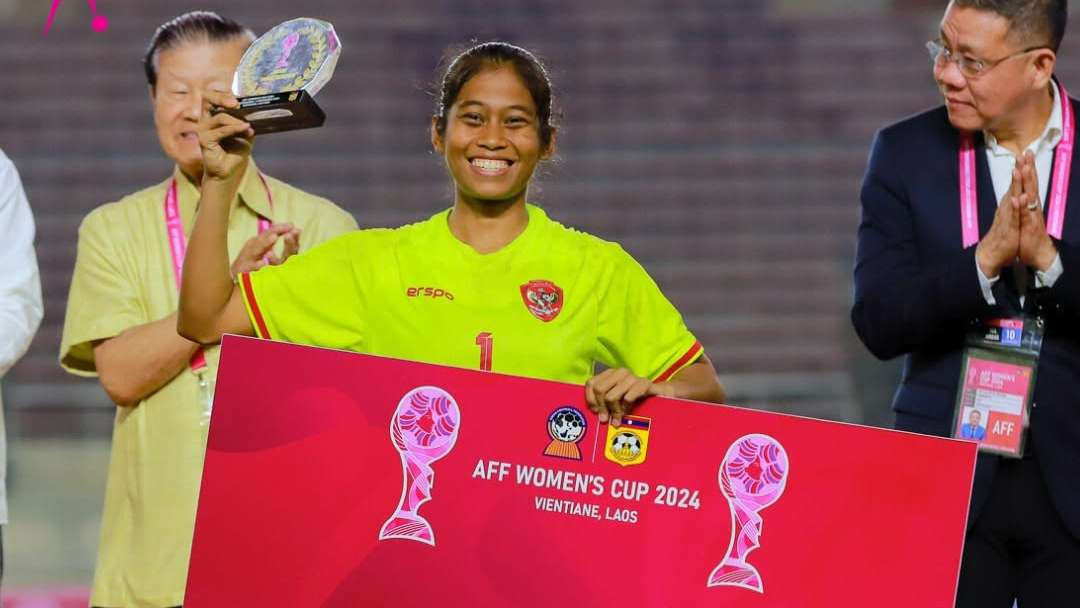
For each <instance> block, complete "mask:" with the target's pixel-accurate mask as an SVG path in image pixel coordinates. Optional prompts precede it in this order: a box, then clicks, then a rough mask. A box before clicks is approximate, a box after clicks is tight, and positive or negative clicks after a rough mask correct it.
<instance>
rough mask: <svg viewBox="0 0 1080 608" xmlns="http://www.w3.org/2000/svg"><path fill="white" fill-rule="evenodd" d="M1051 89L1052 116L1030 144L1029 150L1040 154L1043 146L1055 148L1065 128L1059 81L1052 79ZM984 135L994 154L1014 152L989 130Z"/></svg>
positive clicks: (989, 148) (1006, 154) (987, 147)
mask: <svg viewBox="0 0 1080 608" xmlns="http://www.w3.org/2000/svg"><path fill="white" fill-rule="evenodd" d="M1050 91H1051V94H1052V95H1053V97H1054V105H1053V107H1052V108H1051V110H1050V118H1049V120H1047V121H1046V128H1044V129H1043V132H1042V135H1040V136H1039V137H1038V139H1036V140H1035V141H1033V142H1031V145H1029V146H1028V148H1027V149H1028V150H1031V151H1032V152H1033V153H1035V154H1038V153H1039V151H1040V150H1042V149H1043V148H1049V149H1053V148H1054V147H1055V146H1057V145H1058V142H1060V141H1061V136H1062V133H1063V130H1064V125H1065V122H1064V119H1063V118H1062V115H1061V92H1060V91H1059V90H1058V85H1057V82H1053V81H1051V83H1050ZM983 136H984V137H985V138H986V149H987V150H989V151H990V153H991V154H993V155H994V156H1012V152H1010V151H1008V150H1007V149H1006V148H1005V147H1004V146H999V145H998V141H997V138H996V137H994V135H993V134H992V133H990V132H989V131H983Z"/></svg>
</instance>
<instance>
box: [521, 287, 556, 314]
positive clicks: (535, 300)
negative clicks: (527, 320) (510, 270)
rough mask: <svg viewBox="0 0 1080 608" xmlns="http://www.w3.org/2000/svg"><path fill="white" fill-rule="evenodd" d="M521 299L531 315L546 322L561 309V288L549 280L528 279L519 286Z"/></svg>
mask: <svg viewBox="0 0 1080 608" xmlns="http://www.w3.org/2000/svg"><path fill="white" fill-rule="evenodd" d="M521 299H522V300H524V301H525V308H528V309H529V312H530V313H532V316H534V317H536V318H537V319H540V320H541V321H543V322H545V323H547V322H548V321H551V320H552V319H554V318H555V317H557V316H559V312H560V311H561V310H562V306H563V290H562V287H559V286H558V285H556V284H555V283H552V282H551V281H529V282H528V283H525V284H524V285H522V286H521Z"/></svg>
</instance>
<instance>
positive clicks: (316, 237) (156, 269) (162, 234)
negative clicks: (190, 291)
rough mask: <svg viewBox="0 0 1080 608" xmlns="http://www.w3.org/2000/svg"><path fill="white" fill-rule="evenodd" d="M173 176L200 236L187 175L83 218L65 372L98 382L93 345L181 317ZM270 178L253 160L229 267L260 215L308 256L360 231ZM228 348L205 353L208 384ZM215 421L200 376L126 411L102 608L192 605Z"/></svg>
mask: <svg viewBox="0 0 1080 608" xmlns="http://www.w3.org/2000/svg"><path fill="white" fill-rule="evenodd" d="M173 179H175V180H176V182H177V198H178V203H179V207H180V215H181V219H182V222H183V226H184V232H185V234H190V231H191V227H192V225H193V223H194V217H195V208H196V205H197V203H198V200H199V192H198V189H197V188H196V187H195V185H194V184H192V183H191V181H189V180H188V179H187V178H186V177H185V176H184V175H183V173H181V172H180V171H179V170H176V171H174V173H173V177H171V178H169V179H168V180H165V181H164V182H162V183H160V184H158V185H156V186H152V187H150V188H147V189H145V190H141V191H139V192H136V193H134V194H131V195H129V196H127V197H125V198H123V199H122V200H120V201H118V202H114V203H109V204H106V205H103V206H101V207H99V208H97V209H95V210H94V211H92V212H91V213H90V214H89V215H88V216H87V217H86V219H85V220H83V223H82V225H81V226H80V228H79V245H78V256H77V258H76V261H75V272H74V276H73V277H72V281H71V291H70V293H69V296H68V308H67V315H66V317H65V320H64V334H63V339H62V341H61V345H60V363H61V365H62V366H63V367H64V369H66V370H67V371H69V372H71V373H73V374H78V375H82V376H95V375H97V372H96V368H95V365H94V353H93V349H92V346H93V343H94V341H97V340H102V339H106V338H111V337H113V336H116V335H118V334H120V333H121V332H123V331H124V330H126V329H129V328H131V327H134V326H138V325H143V324H146V323H149V322H152V321H157V320H159V319H162V318H163V317H166V316H168V315H170V314H172V313H174V312H176V309H177V298H178V294H177V288H176V279H175V276H174V271H173V262H172V257H171V255H170V250H169V239H168V236H167V232H166V229H165V196H166V193H167V191H168V188H169V184H170V183H171V182H172V180H173ZM265 179H266V182H265V183H266V186H264V185H263V180H262V179H260V176H259V173H258V170H257V169H256V167H255V166H254V163H252V164H251V165H250V166H249V167H248V168H247V170H246V171H245V176H244V178H243V181H242V183H241V186H240V189H239V192H238V195H237V200H236V201H234V202H233V206H232V210H231V212H230V215H229V235H228V240H229V259H233V258H235V256H236V254H237V253H238V252H239V251H240V249H241V248H242V247H243V245H244V243H246V242H247V241H248V239H250V238H251V237H253V236H255V235H256V234H257V232H258V222H259V219H260V217H263V218H266V219H269V220H270V221H272V222H290V223H292V224H293V225H295V226H297V227H299V228H300V229H301V235H300V248H301V251H303V250H305V249H308V248H310V247H311V246H313V245H316V244H318V243H321V242H323V241H325V240H327V239H329V238H331V237H334V236H337V235H339V234H342V233H345V232H348V231H350V230H354V229H356V222H355V220H354V219H353V217H352V216H351V215H349V214H348V213H347V212H345V211H344V210H342V209H340V208H339V207H337V206H335V205H334V204H333V203H331V202H330V201H328V200H326V199H323V198H319V197H316V196H312V195H310V194H307V193H305V192H302V191H300V190H298V189H296V188H293V187H291V186H289V185H287V184H285V183H284V182H281V181H278V180H276V179H273V178H271V177H268V176H266V177H265ZM267 187H268V188H269V191H270V196H268V193H267ZM271 197H272V205H271ZM218 350H219V347H216V346H215V347H211V348H208V349H206V351H205V352H206V362H207V365H208V369H207V370H206V371H207V373H208V374H210V377H213V376H214V375H216V373H217V364H218ZM209 414H210V412H209V411H208V409H207V407H206V406H205V405H204V399H202V398H201V395H200V388H199V383H198V380H197V377H196V375H195V374H194V373H193V372H192V371H191V370H190V369H185V370H184V371H183V372H181V373H180V374H179V375H178V376H176V377H175V378H173V379H172V380H171V381H170V382H169V383H168V384H166V385H165V386H164V387H162V388H161V389H160V390H158V391H157V392H155V393H153V394H152V395H150V396H148V397H146V399H144V400H143V401H141V402H140V403H139V404H137V405H135V406H134V407H121V408H118V409H117V412H116V421H115V424H114V429H113V443H112V457H111V462H110V464H109V478H108V482H107V485H106V490H105V509H104V516H103V522H102V530H101V544H100V546H99V549H98V558H97V568H96V571H95V574H94V586H93V595H92V596H91V604H92V605H94V606H178V605H180V604H182V603H183V601H184V587H185V584H186V581H187V570H188V559H189V556H190V553H191V540H192V531H193V529H194V524H195V508H196V504H197V500H198V491H199V484H200V481H201V477H202V464H203V454H204V452H205V448H206V437H207V428H208V423H209Z"/></svg>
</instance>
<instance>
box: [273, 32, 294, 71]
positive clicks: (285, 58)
mask: <svg viewBox="0 0 1080 608" xmlns="http://www.w3.org/2000/svg"><path fill="white" fill-rule="evenodd" d="M297 44H300V32H293V33H291V34H289V35H288V37H286V38H285V41H284V42H282V43H281V57H279V58H278V62H277V65H275V66H274V67H275V68H287V67H289V55H292V52H293V49H295V48H296V45H297Z"/></svg>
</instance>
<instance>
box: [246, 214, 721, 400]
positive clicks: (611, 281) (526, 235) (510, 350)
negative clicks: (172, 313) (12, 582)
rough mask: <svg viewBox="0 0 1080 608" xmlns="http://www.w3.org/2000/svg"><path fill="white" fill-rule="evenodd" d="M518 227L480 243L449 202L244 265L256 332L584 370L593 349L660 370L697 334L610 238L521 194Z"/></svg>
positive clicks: (415, 355)
mask: <svg viewBox="0 0 1080 608" xmlns="http://www.w3.org/2000/svg"><path fill="white" fill-rule="evenodd" d="M527 208H528V215H529V222H528V225H527V227H526V228H525V230H524V231H523V232H522V233H521V234H520V235H519V236H518V237H517V238H516V239H514V241H513V242H511V243H510V244H509V245H507V246H506V247H504V248H502V249H500V250H499V251H496V252H494V253H490V254H483V255H482V254H479V253H477V252H476V251H475V250H474V249H472V248H471V247H470V246H468V245H466V244H465V243H462V242H461V241H459V240H458V239H457V238H456V237H454V235H453V234H452V233H451V232H450V227H449V224H448V221H447V219H448V217H449V213H450V212H449V210H447V211H443V212H442V213H439V214H436V215H435V216H433V217H432V218H431V219H428V220H426V221H423V222H419V223H416V224H410V225H408V226H403V227H401V228H395V229H370V230H359V231H356V232H352V233H349V234H345V235H342V236H340V237H338V238H336V239H333V240H331V241H328V242H326V243H324V244H322V245H320V246H318V247H315V248H313V249H312V250H310V251H308V252H307V253H304V254H303V255H295V256H293V257H291V258H289V260H288V261H287V262H286V263H285V264H282V265H280V266H271V267H266V268H263V269H261V270H259V271H257V272H253V273H250V274H244V275H241V277H240V288H241V290H242V292H243V295H244V301H245V304H246V306H247V310H248V314H249V316H250V318H251V323H252V326H253V327H254V328H255V332H256V334H257V335H258V336H260V337H262V338H271V339H276V340H285V341H288V342H295V343H299V344H310V345H316V346H324V347H329V348H337V349H344V350H352V351H356V352H362V353H369V354H374V355H382V356H388V357H396V358H401V359H410V360H414V361H423V362H427V363H438V364H443V365H453V366H458V367H466V368H474V369H476V368H479V369H483V370H491V371H496V372H500V373H506V374H513V375H518V376H529V377H533V378H543V379H548V380H560V381H564V382H572V383H576V384H581V383H584V381H585V380H587V379H588V378H590V377H591V376H592V375H593V367H594V365H595V363H596V362H600V363H602V364H604V365H606V366H608V367H626V368H628V369H630V370H631V371H632V372H633V373H635V374H637V375H638V376H642V377H646V378H650V379H653V380H655V381H663V380H666V379H668V378H670V377H671V376H672V375H674V374H675V373H677V372H678V371H679V370H681V369H682V368H684V367H685V366H687V365H689V364H691V363H693V362H694V361H695V360H696V359H697V358H698V357H699V356H700V355H701V352H702V349H701V345H700V344H699V343H698V341H697V340H696V339H695V338H694V336H693V334H691V333H690V331H689V330H688V329H687V328H686V324H685V323H684V322H683V319H682V316H681V315H680V314H679V312H678V311H677V310H676V309H675V307H674V306H672V304H671V303H670V302H669V301H668V300H667V298H665V297H664V295H663V294H662V293H661V292H660V289H659V288H658V287H657V285H656V283H655V282H654V281H653V280H652V278H651V277H649V275H648V273H646V272H645V270H644V269H643V268H642V267H641V266H640V265H639V264H638V263H637V262H636V261H635V260H634V259H633V258H632V257H630V255H629V254H627V253H626V252H625V251H624V250H623V249H622V247H620V246H619V245H618V244H615V243H611V242H607V241H604V240H601V239H599V238H597V237H594V236H592V235H589V234H585V233H583V232H579V231H576V230H573V229H570V228H566V227H565V226H563V225H562V224H559V223H558V222H555V221H553V220H551V219H549V218H548V216H547V214H545V213H544V211H543V210H541V209H540V208H538V207H534V206H532V205H529V206H528V207H527Z"/></svg>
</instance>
